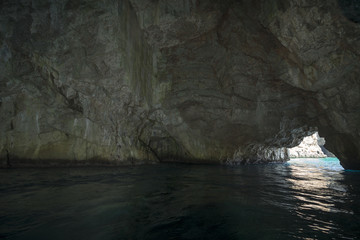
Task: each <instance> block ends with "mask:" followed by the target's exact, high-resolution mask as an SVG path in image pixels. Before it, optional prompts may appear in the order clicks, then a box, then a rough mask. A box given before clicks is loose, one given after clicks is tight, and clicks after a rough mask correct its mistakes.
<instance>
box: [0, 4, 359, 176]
mask: <svg viewBox="0 0 360 240" xmlns="http://www.w3.org/2000/svg"><path fill="white" fill-rule="evenodd" d="M358 7H359V6H358V2H357V1H339V3H338V2H337V1H335V0H332V1H328V2H320V1H318V2H316V3H315V2H314V3H313V2H311V1H302V2H300V1H290V2H288V1H282V0H277V1H271V2H268V1H261V0H259V1H247V0H243V1H232V0H228V1H207V0H201V1H195V0H194V1H192V0H186V1H183V2H181V3H180V2H178V1H175V0H174V1H166V2H164V1H141V0H128V1H104V2H101V3H100V2H99V1H84V2H82V1H79V2H77V3H73V2H71V1H61V2H56V1H40V0H39V1H2V2H1V16H2V17H1V22H0V24H1V32H0V33H1V34H0V45H1V49H0V53H1V54H0V56H1V58H0V61H1V65H0V66H1V69H0V71H1V79H0V83H1V107H0V112H1V129H0V134H1V140H0V158H1V159H2V161H1V163H2V166H8V165H9V164H8V162H9V159H10V162H11V163H12V164H13V165H32V164H35V165H36V164H45V165H46V164H60V165H61V164H70V165H71V164H74V165H77V164H80V165H81V164H86V165H92V164H94V165H96V164H106V165H129V164H141V163H156V162H169V161H177V162H193V163H219V164H222V163H239V164H242V163H254V162H255V163H258V162H264V163H266V162H281V161H286V160H287V157H286V156H285V155H284V154H283V153H284V149H285V148H288V147H293V146H295V145H296V144H298V143H299V141H300V140H301V139H302V138H303V137H304V136H308V135H310V134H311V133H313V132H315V131H319V132H320V134H321V135H322V136H324V137H326V139H327V147H328V149H329V150H330V151H331V152H333V153H335V154H336V155H337V156H338V157H339V159H340V161H341V163H342V165H343V166H344V167H345V168H346V169H360V160H359V156H360V152H359V151H360V150H359V149H360V148H359V145H360V141H359V136H360V133H359V128H358V123H359V119H360V118H359V116H360V114H359V107H360V106H359V102H360V101H359V100H360V99H359V98H360V94H359V92H360V89H359V79H358V76H359V69H360V66H359V65H360V61H359V49H360V45H359V44H360V43H359V35H360V30H359V29H360V28H359V24H358V16H359V15H358Z"/></svg>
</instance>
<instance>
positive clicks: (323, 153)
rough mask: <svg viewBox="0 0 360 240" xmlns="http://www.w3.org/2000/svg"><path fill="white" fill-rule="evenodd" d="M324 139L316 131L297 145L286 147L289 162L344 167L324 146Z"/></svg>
mask: <svg viewBox="0 0 360 240" xmlns="http://www.w3.org/2000/svg"><path fill="white" fill-rule="evenodd" d="M325 143H326V140H325V138H323V137H321V136H320V135H319V133H318V132H315V133H313V134H312V135H310V136H306V137H304V138H303V140H302V141H301V142H300V144H299V145H297V146H295V147H292V148H288V149H287V152H288V156H289V158H290V161H289V163H290V164H303V163H306V164H309V163H310V164H312V165H314V166H315V167H317V168H319V167H324V166H325V165H326V166H330V167H331V168H336V169H344V168H343V167H342V166H341V164H340V160H339V159H338V158H337V156H336V155H335V154H334V153H332V152H330V151H329V150H328V149H326V147H325Z"/></svg>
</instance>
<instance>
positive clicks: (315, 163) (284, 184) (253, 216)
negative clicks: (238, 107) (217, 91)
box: [0, 159, 360, 239]
mask: <svg viewBox="0 0 360 240" xmlns="http://www.w3.org/2000/svg"><path fill="white" fill-rule="evenodd" d="M0 177H1V178H0V180H1V184H0V193H1V194H0V223H1V224H0V238H1V237H6V238H8V239H84V238H86V239H358V237H359V236H360V218H359V216H360V192H359V190H360V189H359V182H360V174H358V173H353V172H346V171H344V170H343V168H342V167H341V166H340V164H339V162H338V160H337V159H293V160H291V161H289V162H288V163H285V164H269V165H249V166H240V167H222V166H206V165H185V164H160V165H155V166H137V167H128V168H76V169H69V168H62V169H12V170H0Z"/></svg>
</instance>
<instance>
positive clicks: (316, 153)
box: [288, 133, 327, 158]
mask: <svg viewBox="0 0 360 240" xmlns="http://www.w3.org/2000/svg"><path fill="white" fill-rule="evenodd" d="M324 144H325V140H324V139H323V138H320V137H319V134H318V133H314V134H313V135H311V136H308V137H304V139H303V140H302V142H301V143H300V144H299V145H298V146H296V147H293V148H289V149H288V155H289V157H290V158H324V157H327V156H326V154H325V153H324V152H323V150H322V148H321V146H324Z"/></svg>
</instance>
